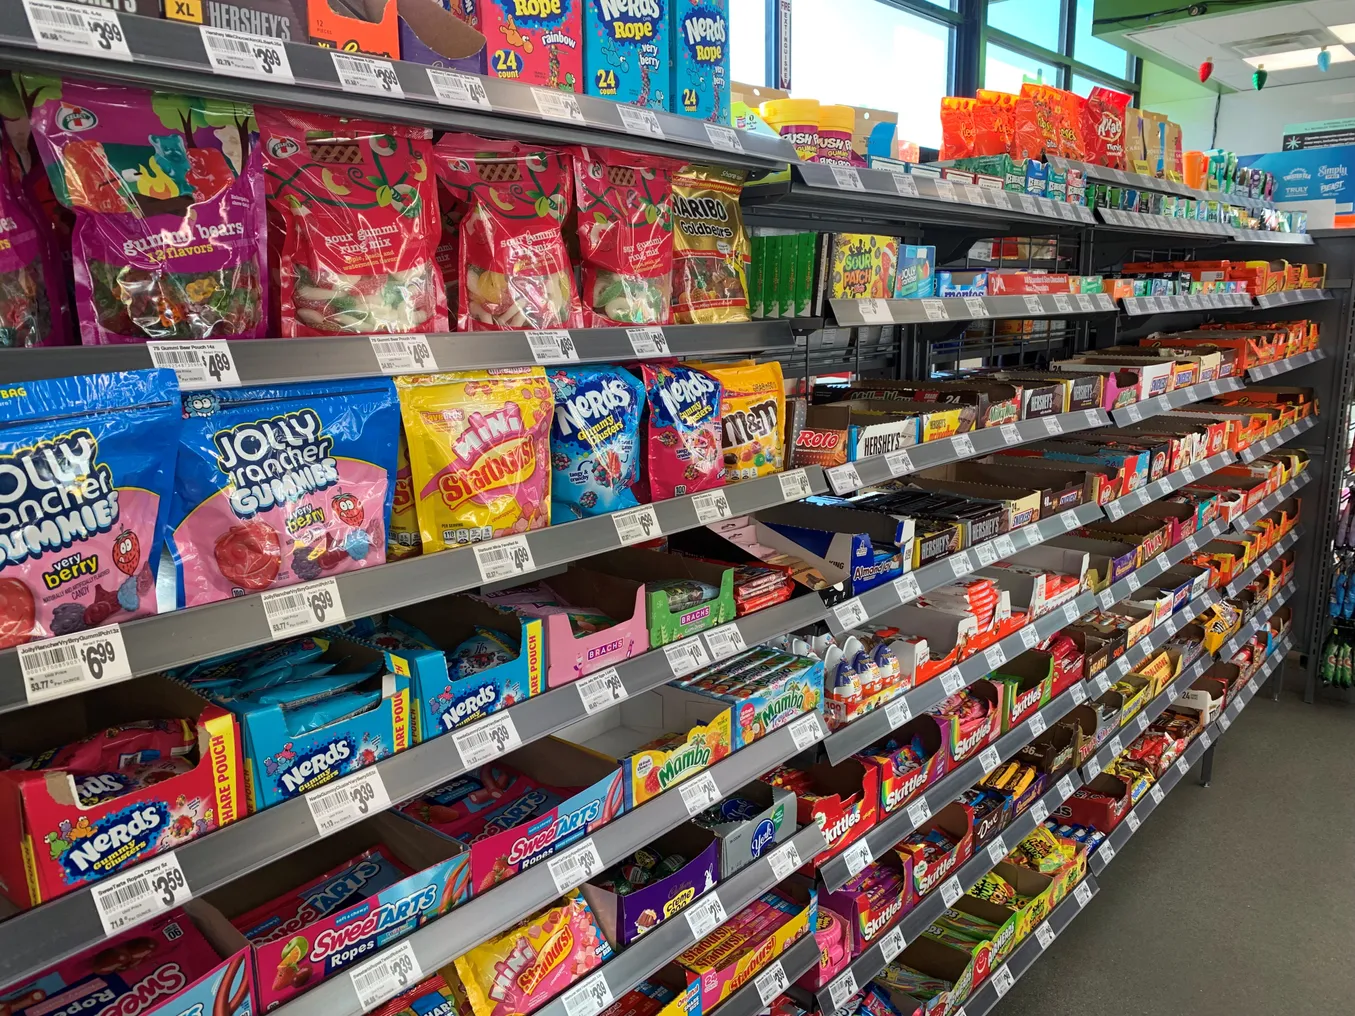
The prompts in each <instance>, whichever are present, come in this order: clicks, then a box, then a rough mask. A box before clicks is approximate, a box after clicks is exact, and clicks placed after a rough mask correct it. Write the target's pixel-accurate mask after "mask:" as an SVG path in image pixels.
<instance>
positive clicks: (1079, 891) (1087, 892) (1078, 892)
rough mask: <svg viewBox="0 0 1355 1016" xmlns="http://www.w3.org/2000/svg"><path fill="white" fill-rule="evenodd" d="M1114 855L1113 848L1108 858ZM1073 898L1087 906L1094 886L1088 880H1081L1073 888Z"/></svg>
mask: <svg viewBox="0 0 1355 1016" xmlns="http://www.w3.org/2000/svg"><path fill="white" fill-rule="evenodd" d="M1114 856H1115V851H1113V850H1112V851H1111V852H1110V857H1107V858H1106V860H1107V861H1109V860H1111V859H1112V858H1113V857H1114ZM1073 899H1075V900H1077V905H1078V906H1079V907H1085V906H1086V905H1087V904H1088V903H1090V902H1091V901H1092V887H1091V886H1089V885H1088V884H1087V883H1086V882H1079V883H1078V884H1077V888H1076V889H1074V890H1073Z"/></svg>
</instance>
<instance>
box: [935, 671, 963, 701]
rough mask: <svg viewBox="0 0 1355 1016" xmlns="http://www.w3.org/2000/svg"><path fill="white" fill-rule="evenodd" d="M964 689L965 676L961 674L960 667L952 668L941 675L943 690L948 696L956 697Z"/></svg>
mask: <svg viewBox="0 0 1355 1016" xmlns="http://www.w3.org/2000/svg"><path fill="white" fill-rule="evenodd" d="M963 687H964V675H963V674H961V673H960V668H959V667H951V668H950V669H949V670H948V671H946V672H945V673H944V674H942V675H941V690H942V691H944V692H945V693H946V694H947V695H954V694H955V693H956V692H957V691H959V690H960V689H961V688H963Z"/></svg>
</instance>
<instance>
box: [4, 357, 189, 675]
mask: <svg viewBox="0 0 1355 1016" xmlns="http://www.w3.org/2000/svg"><path fill="white" fill-rule="evenodd" d="M10 355H11V357H12V356H14V355H15V354H10ZM10 366H11V368H12V369H13V370H19V369H21V368H20V365H19V363H18V362H17V361H15V362H13V363H11V365H10ZM179 429H180V423H179V385H178V381H177V379H176V378H175V376H174V372H173V371H171V370H134V371H116V372H112V373H108V374H97V375H82V376H78V377H66V378H54V379H52V380H48V381H16V382H5V383H4V384H3V385H0V649H10V648H12V647H14V646H20V645H23V644H24V643H25V642H30V641H32V640H33V639H41V638H48V637H49V636H52V635H69V634H70V633H72V632H77V631H82V630H83V629H86V628H97V627H98V626H99V625H103V624H110V623H112V622H115V621H116V622H121V621H128V620H131V619H132V618H134V617H141V616H142V615H144V614H154V613H155V596H154V589H155V562H156V561H157V560H158V559H159V557H160V538H161V533H162V532H163V529H164V525H165V520H166V519H167V518H168V515H169V507H170V493H171V490H172V488H173V482H174V453H175V447H176V445H177V443H178V439H179Z"/></svg>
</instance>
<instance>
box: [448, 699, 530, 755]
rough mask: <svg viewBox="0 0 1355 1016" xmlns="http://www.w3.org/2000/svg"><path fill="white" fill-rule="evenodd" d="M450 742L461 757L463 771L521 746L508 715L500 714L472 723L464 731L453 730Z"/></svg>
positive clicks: (515, 728)
mask: <svg viewBox="0 0 1355 1016" xmlns="http://www.w3.org/2000/svg"><path fill="white" fill-rule="evenodd" d="M452 741H453V743H455V745H456V751H457V754H459V755H460V756H461V764H462V768H464V769H469V768H471V767H472V766H478V765H480V764H481V763H484V762H488V761H489V760H490V759H492V758H498V757H499V756H500V755H506V754H507V753H508V752H510V751H512V750H513V749H514V748H520V747H521V746H522V738H521V737H519V736H518V728H517V726H516V725H515V724H514V723H513V717H512V716H510V715H509V714H508V713H500V714H498V715H497V716H491V717H489V718H488V719H486V720H481V721H480V722H478V723H472V724H471V725H470V726H469V727H466V728H465V729H464V730H453V731H452Z"/></svg>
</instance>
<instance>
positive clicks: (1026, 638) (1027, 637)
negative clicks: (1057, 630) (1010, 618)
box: [1017, 624, 1040, 649]
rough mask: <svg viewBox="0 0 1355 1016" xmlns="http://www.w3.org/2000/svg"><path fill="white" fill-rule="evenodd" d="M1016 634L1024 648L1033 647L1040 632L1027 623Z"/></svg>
mask: <svg viewBox="0 0 1355 1016" xmlns="http://www.w3.org/2000/svg"><path fill="white" fill-rule="evenodd" d="M1017 634H1018V635H1019V636H1020V638H1021V645H1022V646H1024V647H1025V648H1026V649H1034V648H1035V647H1036V646H1037V645H1039V642H1040V633H1039V632H1037V631H1036V630H1035V626H1034V625H1031V624H1028V625H1026V626H1025V627H1024V628H1022V629H1021V630H1020V631H1019V632H1017Z"/></svg>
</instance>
